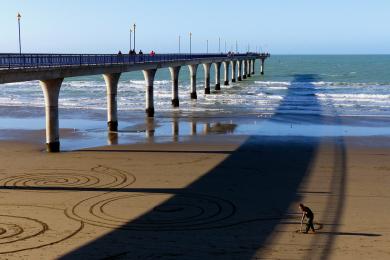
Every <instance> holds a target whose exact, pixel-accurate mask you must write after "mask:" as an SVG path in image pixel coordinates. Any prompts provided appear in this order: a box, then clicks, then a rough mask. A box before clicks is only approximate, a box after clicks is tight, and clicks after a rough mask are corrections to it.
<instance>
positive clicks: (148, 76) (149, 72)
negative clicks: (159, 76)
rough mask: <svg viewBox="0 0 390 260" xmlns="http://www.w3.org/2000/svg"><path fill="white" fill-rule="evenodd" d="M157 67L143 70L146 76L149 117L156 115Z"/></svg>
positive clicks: (146, 108)
mask: <svg viewBox="0 0 390 260" xmlns="http://www.w3.org/2000/svg"><path fill="white" fill-rule="evenodd" d="M156 71H157V69H151V70H143V71H142V72H143V73H144V77H145V88H146V89H145V112H146V115H147V116H148V117H154V96H153V83H154V76H155V75H156Z"/></svg>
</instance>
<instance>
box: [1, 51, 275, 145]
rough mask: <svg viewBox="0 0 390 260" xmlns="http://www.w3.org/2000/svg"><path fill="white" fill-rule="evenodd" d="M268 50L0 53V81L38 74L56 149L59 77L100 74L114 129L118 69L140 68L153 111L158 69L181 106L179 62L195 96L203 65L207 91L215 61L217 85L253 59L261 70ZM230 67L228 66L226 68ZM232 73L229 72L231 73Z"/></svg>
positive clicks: (250, 66)
mask: <svg viewBox="0 0 390 260" xmlns="http://www.w3.org/2000/svg"><path fill="white" fill-rule="evenodd" d="M268 57H270V55H269V54H268V53H245V54H225V53H222V54H156V55H145V54H141V55H139V54H136V55H127V54H114V55H113V54H21V55H20V54H0V84H4V83H12V82H22V81H31V80H39V81H40V85H41V87H42V90H43V93H44V98H45V113H46V147H47V151H49V152H58V151H60V137H59V118H58V97H59V93H60V88H61V84H62V81H63V80H64V78H67V77H78V76H87V75H97V74H102V75H103V78H104V80H105V82H106V89H107V124H108V129H109V131H117V130H118V117H117V101H116V100H117V88H118V82H119V78H120V76H121V73H124V72H131V71H143V74H144V77H145V93H146V95H145V99H146V100H145V111H146V114H147V116H148V117H153V116H154V95H153V82H154V76H155V74H156V71H157V70H158V69H160V68H169V71H170V74H171V79H172V106H174V107H178V106H179V83H178V78H179V72H180V69H181V67H182V66H188V67H189V71H190V80H191V85H190V98H191V99H196V98H197V89H196V74H197V69H198V66H199V65H203V69H204V93H205V94H210V68H211V66H212V65H213V66H215V90H220V89H221V67H223V85H229V82H230V81H231V82H236V81H241V80H243V79H246V78H247V77H251V75H252V74H255V62H256V60H260V61H261V65H260V73H261V74H264V62H265V60H266V59H267V58H268ZM229 71H230V72H229ZM229 75H230V76H229Z"/></svg>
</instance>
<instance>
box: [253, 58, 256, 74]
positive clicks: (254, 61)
mask: <svg viewBox="0 0 390 260" xmlns="http://www.w3.org/2000/svg"><path fill="white" fill-rule="evenodd" d="M255 64H256V60H255V59H253V60H252V74H255Z"/></svg>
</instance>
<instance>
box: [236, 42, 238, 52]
mask: <svg viewBox="0 0 390 260" xmlns="http://www.w3.org/2000/svg"><path fill="white" fill-rule="evenodd" d="M236 53H238V42H237V40H236Z"/></svg>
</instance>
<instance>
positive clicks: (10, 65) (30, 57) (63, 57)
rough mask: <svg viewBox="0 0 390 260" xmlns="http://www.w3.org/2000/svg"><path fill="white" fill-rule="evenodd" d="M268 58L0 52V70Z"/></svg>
mask: <svg viewBox="0 0 390 260" xmlns="http://www.w3.org/2000/svg"><path fill="white" fill-rule="evenodd" d="M247 56H249V57H255V58H268V57H269V56H270V55H269V53H245V54H226V53H209V54H204V53H194V54H190V53H182V54H178V53H172V54H154V55H151V54H37V53H35V54H34V53H25V54H18V53H0V68H1V69H24V68H48V67H61V66H97V65H113V64H124V65H131V64H139V63H146V62H167V61H180V60H192V59H202V58H223V57H247Z"/></svg>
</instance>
